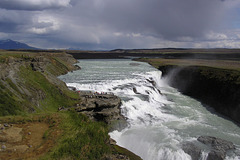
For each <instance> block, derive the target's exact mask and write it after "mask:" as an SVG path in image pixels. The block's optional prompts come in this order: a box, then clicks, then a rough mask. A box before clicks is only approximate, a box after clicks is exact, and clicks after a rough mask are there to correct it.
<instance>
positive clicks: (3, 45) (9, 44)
mask: <svg viewBox="0 0 240 160" xmlns="http://www.w3.org/2000/svg"><path fill="white" fill-rule="evenodd" d="M0 49H37V48H35V47H31V46H29V45H27V44H25V43H21V42H17V41H13V40H11V39H7V40H0Z"/></svg>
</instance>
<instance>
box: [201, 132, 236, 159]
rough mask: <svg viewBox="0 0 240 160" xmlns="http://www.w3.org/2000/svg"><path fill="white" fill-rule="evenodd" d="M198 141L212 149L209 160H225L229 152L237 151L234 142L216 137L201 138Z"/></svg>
mask: <svg viewBox="0 0 240 160" xmlns="http://www.w3.org/2000/svg"><path fill="white" fill-rule="evenodd" d="M197 140H198V141H199V142H201V143H203V144H205V145H207V146H210V147H211V151H210V153H209V154H208V157H207V160H224V159H225V157H226V153H227V151H229V150H234V149H236V148H235V146H234V144H233V143H232V142H229V141H226V140H223V139H220V138H216V137H211V136H200V137H198V139H197Z"/></svg>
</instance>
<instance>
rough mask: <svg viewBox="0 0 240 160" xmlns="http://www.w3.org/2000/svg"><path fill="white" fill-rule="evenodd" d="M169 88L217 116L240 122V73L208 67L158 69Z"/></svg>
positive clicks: (161, 67) (167, 67)
mask: <svg viewBox="0 0 240 160" xmlns="http://www.w3.org/2000/svg"><path fill="white" fill-rule="evenodd" d="M158 69H159V70H161V71H162V72H163V76H164V77H167V78H168V81H169V84H170V85H171V86H173V87H175V88H177V89H178V90H179V91H180V92H182V93H184V94H186V95H189V96H191V97H194V98H196V99H198V100H199V101H201V102H202V103H203V104H206V105H208V106H211V107H213V108H214V109H215V110H216V111H217V112H219V113H221V114H223V115H225V116H228V117H230V118H231V119H233V120H235V121H236V122H240V116H239V115H240V71H239V70H230V69H220V68H214V67H204V66H185V67H183V66H181V67H180V66H176V65H165V66H159V68H158Z"/></svg>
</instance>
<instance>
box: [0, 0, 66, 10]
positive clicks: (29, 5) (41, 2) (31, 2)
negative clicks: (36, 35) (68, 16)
mask: <svg viewBox="0 0 240 160" xmlns="http://www.w3.org/2000/svg"><path fill="white" fill-rule="evenodd" d="M69 3H70V0H1V1H0V8H4V9H8V10H29V11H35V10H37V11H40V10H45V9H58V8H62V7H67V6H68V5H69Z"/></svg>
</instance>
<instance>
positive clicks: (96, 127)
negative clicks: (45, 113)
mask: <svg viewBox="0 0 240 160" xmlns="http://www.w3.org/2000/svg"><path fill="white" fill-rule="evenodd" d="M62 116H64V121H63V122H62V126H61V127H62V129H63V130H64V136H63V137H62V138H61V140H60V142H59V144H58V145H57V147H56V148H55V149H54V151H53V152H52V153H50V154H49V155H48V156H46V157H44V158H43V159H49V158H50V159H101V158H103V157H104V155H107V154H110V153H111V150H110V145H108V144H106V143H107V142H108V140H109V136H108V127H107V126H106V124H104V123H101V122H93V121H90V120H89V119H88V118H87V117H86V116H85V115H82V114H77V113H75V112H68V113H66V114H63V115H62Z"/></svg>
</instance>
